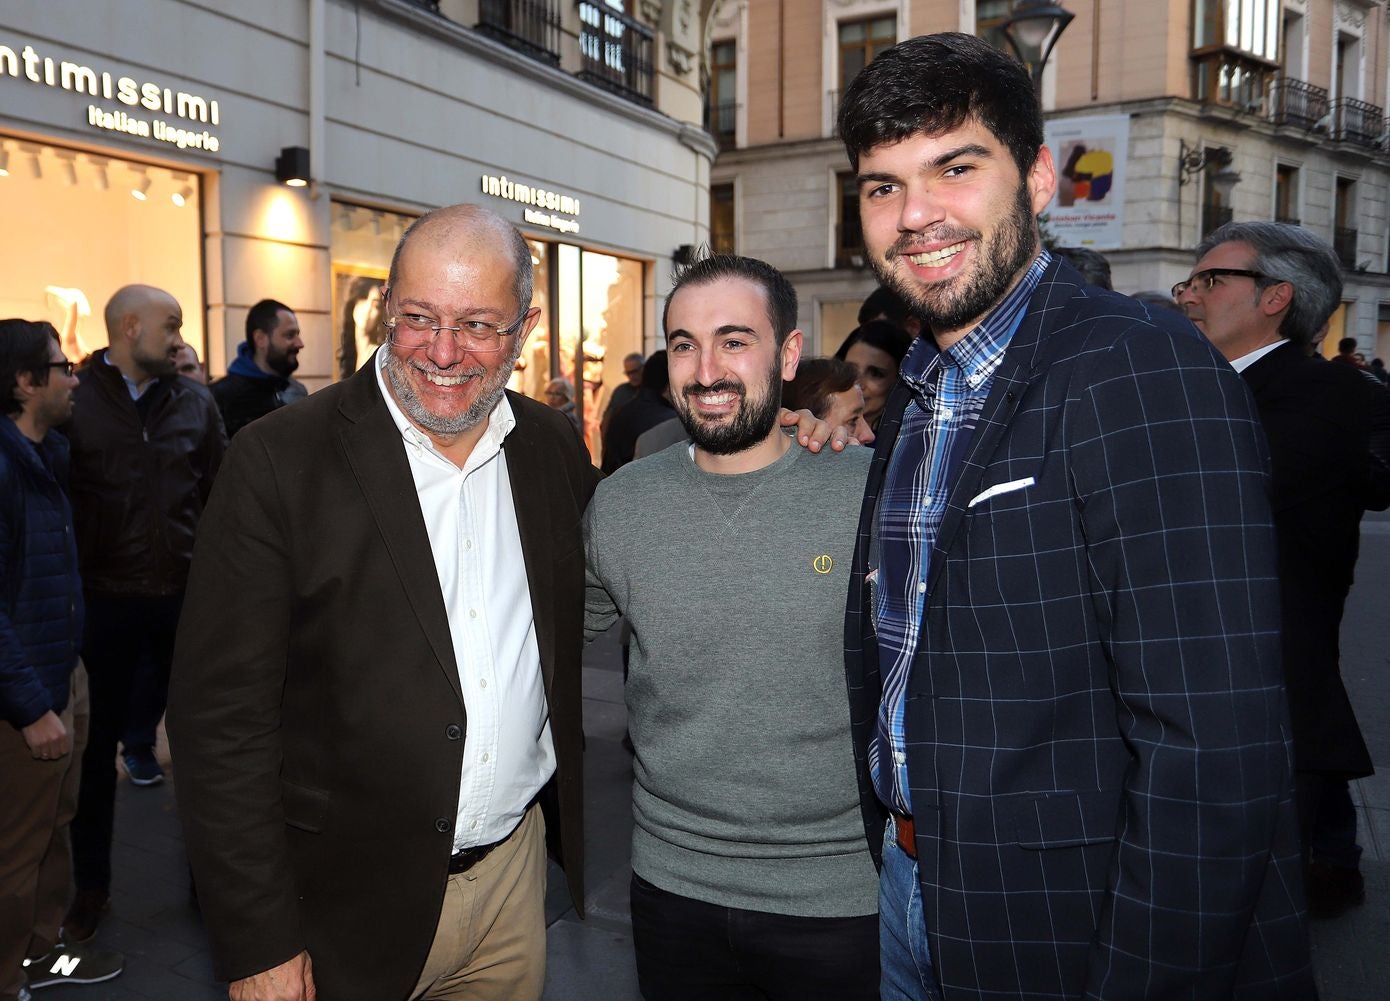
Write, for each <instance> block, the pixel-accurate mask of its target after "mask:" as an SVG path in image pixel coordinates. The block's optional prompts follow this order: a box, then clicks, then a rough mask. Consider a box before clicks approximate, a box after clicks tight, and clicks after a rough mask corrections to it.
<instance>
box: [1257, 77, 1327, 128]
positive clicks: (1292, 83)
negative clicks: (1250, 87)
mask: <svg viewBox="0 0 1390 1001" xmlns="http://www.w3.org/2000/svg"><path fill="white" fill-rule="evenodd" d="M1327 111H1328V93H1327V91H1326V89H1324V88H1322V87H1314V86H1313V85H1312V84H1311V83H1305V82H1304V81H1302V80H1294V79H1292V78H1290V77H1286V76H1281V77H1278V78H1276V79H1275V81H1274V83H1273V85H1272V86H1271V87H1270V90H1269V117H1270V120H1271V121H1273V122H1274V124H1275V125H1292V126H1294V127H1295V128H1300V129H1311V128H1312V127H1313V126H1314V125H1316V124H1317V123H1318V122H1319V121H1321V120H1322V119H1323V118H1326V117H1327Z"/></svg>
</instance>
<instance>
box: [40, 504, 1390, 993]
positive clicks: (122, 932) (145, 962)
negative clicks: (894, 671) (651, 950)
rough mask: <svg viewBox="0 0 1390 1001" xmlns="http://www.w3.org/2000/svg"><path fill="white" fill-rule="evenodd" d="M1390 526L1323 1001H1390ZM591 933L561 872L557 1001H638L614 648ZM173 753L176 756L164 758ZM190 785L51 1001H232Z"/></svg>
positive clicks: (127, 863) (1363, 641) (163, 817)
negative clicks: (1349, 893) (217, 953)
mask: <svg viewBox="0 0 1390 1001" xmlns="http://www.w3.org/2000/svg"><path fill="white" fill-rule="evenodd" d="M1387 595H1390V516H1387V515H1368V516H1367V521H1366V522H1365V524H1364V525H1363V532H1362V555H1361V562H1360V564H1359V566H1358V570H1357V584H1356V587H1355V589H1354V590H1353V592H1352V596H1351V600H1350V602H1349V603H1348V606H1347V614H1346V620H1345V622H1344V626H1343V641H1342V642H1343V651H1342V656H1343V669H1344V674H1345V675H1346V678H1347V686H1348V689H1349V691H1350V692H1351V696H1352V702H1353V704H1354V705H1355V706H1356V709H1357V715H1358V717H1359V718H1360V721H1361V725H1362V729H1363V730H1364V731H1365V732H1366V736H1367V742H1368V743H1369V744H1370V746H1371V754H1372V757H1373V759H1374V760H1375V761H1376V762H1378V763H1380V764H1381V765H1382V767H1383V773H1382V774H1381V775H1377V776H1373V777H1372V778H1369V779H1363V780H1361V781H1359V782H1357V783H1355V784H1354V787H1353V795H1354V798H1355V800H1356V803H1357V808H1358V812H1359V819H1360V825H1361V834H1360V841H1361V844H1362V846H1363V848H1364V849H1365V856H1364V858H1363V860H1362V869H1363V872H1364V873H1365V877H1366V898H1367V899H1366V903H1365V905H1363V906H1362V907H1359V908H1356V909H1355V910H1353V911H1351V912H1349V913H1347V914H1345V915H1343V916H1342V917H1340V918H1338V919H1336V920H1333V921H1320V922H1314V923H1313V925H1312V940H1313V957H1314V965H1315V969H1316V971H1317V975H1318V984H1319V989H1320V992H1321V996H1322V1001H1382V999H1383V998H1385V997H1387V996H1390V986H1387V985H1390V684H1387V679H1390V629H1387V626H1390V618H1388V617H1387V616H1386V609H1387ZM584 692H585V698H584V720H585V733H586V735H587V738H588V746H587V750H586V753H585V783H586V785H585V811H586V854H587V858H586V861H585V882H586V886H587V897H588V899H587V901H586V906H587V910H588V920H586V921H581V920H580V919H579V918H578V916H577V915H576V914H575V912H574V909H573V908H572V907H571V906H570V903H569V900H568V894H567V892H566V891H565V888H564V883H563V879H562V878H561V876H560V873H559V870H558V869H556V868H555V867H554V866H553V865H552V867H551V873H550V889H549V894H548V896H547V901H546V915H547V919H548V921H549V938H548V943H547V948H548V956H549V961H548V973H547V980H546V989H545V999H546V1001H636V999H637V998H639V997H640V995H639V993H638V990H637V975H636V970H635V969H634V966H633V960H632V932H631V921H630V918H629V915H628V905H627V886H628V879H629V875H630V870H629V868H628V846H629V837H630V834H631V830H632V819H631V813H630V810H629V783H630V782H631V764H630V759H629V758H628V755H627V753H626V752H625V751H624V750H623V748H622V746H621V743H620V742H621V739H622V735H623V732H624V729H625V726H626V713H625V711H624V709H623V703H622V668H621V663H620V660H619V656H618V648H617V643H616V641H615V640H614V638H613V636H612V635H609V636H604V637H600V639H599V640H598V641H596V642H595V643H594V645H593V646H591V647H590V648H589V650H588V651H587V653H586V657H585V668H584ZM161 750H162V749H161ZM176 789H177V774H176V772H174V773H173V774H172V778H171V781H169V782H166V783H165V784H163V785H161V786H156V787H153V788H150V789H138V788H135V787H133V786H131V785H130V784H129V783H125V782H122V783H121V788H120V791H119V794H118V805H117V825H118V826H117V830H116V852H115V879H114V885H113V892H112V898H113V903H112V908H111V911H110V912H109V914H108V915H107V917H106V919H105V920H104V921H103V923H102V926H101V929H100V931H99V932H98V934H97V938H96V939H95V941H94V943H93V944H95V945H97V946H100V947H103V948H111V949H117V950H120V951H121V952H123V953H124V954H125V956H126V970H125V972H124V973H123V974H122V975H121V976H120V977H118V978H117V979H115V980H112V981H110V982H108V983H105V984H94V985H91V986H87V987H52V988H45V989H43V990H41V991H38V992H36V994H35V997H36V998H37V999H38V1001H220V999H225V998H226V996H227V994H226V988H225V986H223V985H221V984H218V983H216V982H215V981H214V980H213V978H212V965H211V961H210V959H209V955H208V947H207V938H206V935H205V934H204V932H203V927H202V922H201V920H200V919H199V917H198V912H197V908H196V907H195V906H194V904H193V902H192V899H191V896H190V892H189V875H188V868H187V863H186V862H185V860H184V851H183V838H182V833H181V831H180V829H179V824H178V818H177V816H176V815H175V795H176Z"/></svg>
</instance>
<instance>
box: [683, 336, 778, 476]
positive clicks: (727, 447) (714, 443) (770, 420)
mask: <svg viewBox="0 0 1390 1001" xmlns="http://www.w3.org/2000/svg"><path fill="white" fill-rule="evenodd" d="M779 354H780V352H779ZM777 371H779V370H774V372H773V374H774V375H776V374H777ZM773 383H775V386H774V385H773ZM766 389H767V391H766V392H765V393H764V394H763V398H762V399H761V400H760V401H758V402H756V403H752V404H750V403H749V402H748V393H747V390H746V387H744V386H743V384H742V383H738V382H734V381H733V380H732V379H721V380H719V381H718V382H716V383H715V384H714V385H712V386H704V385H701V384H700V383H698V382H696V383H691V384H690V385H688V386H686V387H685V388H684V389H683V390H682V391H681V395H682V396H683V397H689V396H691V395H693V394H695V393H724V392H729V393H738V394H739V399H740V403H739V408H738V411H737V412H736V413H735V414H734V419H733V420H731V421H728V422H727V423H722V424H719V425H714V426H711V425H709V424H704V423H701V422H699V421H698V420H697V419H696V418H695V416H694V413H693V412H692V410H691V408H690V402H689V400H688V399H682V400H681V401H680V403H679V404H677V406H676V414H677V415H678V416H679V417H680V419H681V424H682V425H683V426H684V427H685V433H686V434H688V435H689V436H690V440H691V441H692V442H694V443H695V447H696V448H698V449H700V450H701V451H702V452H708V453H709V454H710V455H734V454H736V453H738V452H744V451H747V450H748V449H750V448H752V447H753V446H754V445H756V444H758V443H759V442H761V441H763V440H764V439H765V438H767V436H768V434H770V433H771V431H772V428H773V425H774V424H776V423H777V411H778V410H780V409H781V408H782V387H781V380H780V379H772V380H769V385H768V386H767V387H766Z"/></svg>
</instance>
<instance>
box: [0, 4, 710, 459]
mask: <svg viewBox="0 0 1390 1001" xmlns="http://www.w3.org/2000/svg"><path fill="white" fill-rule="evenodd" d="M687 7H688V4H683V3H680V2H678V0H627V2H624V0H437V2H436V0H356V2H349V0H290V2H283V0H247V2H245V3H238V4H220V3H214V2H211V0H125V2H122V3H120V4H100V5H94V4H90V3H87V2H85V0H8V2H7V3H5V4H4V5H3V6H0V213H3V218H4V219H5V221H6V233H7V236H8V239H6V240H5V241H4V243H3V246H0V273H3V274H4V275H5V280H4V281H3V282H0V315H5V316H25V317H29V318H34V319H39V318H44V319H50V320H52V321H53V322H54V323H55V324H56V325H57V326H58V327H59V328H60V330H62V331H63V332H64V344H65V349H66V350H68V351H69V352H70V353H72V354H74V355H81V354H85V353H87V352H89V351H91V350H93V349H95V348H98V347H101V346H104V344H105V332H104V327H103V324H102V318H101V311H102V307H103V306H104V304H105V302H106V300H107V298H108V297H109V296H110V294H111V293H112V292H113V291H114V290H115V289H116V288H118V287H120V286H121V285H124V284H126V283H129V282H143V283H148V284H152V285H158V286H161V287H163V288H166V289H168V290H169V291H170V292H172V293H173V294H174V295H175V296H176V297H177V298H178V299H179V301H180V302H181V303H182V305H183V309H184V321H185V327H184V335H185V339H186V340H188V341H189V342H190V343H192V344H193V345H194V346H195V347H197V348H198V350H199V353H200V354H201V355H202V356H203V357H204V359H205V360H206V362H207V364H208V368H209V370H210V372H211V373H212V374H213V376H214V377H215V376H217V375H219V374H220V373H222V372H224V371H225V370H226V366H227V364H228V362H229V361H230V360H231V359H232V358H233V357H234V355H235V351H236V347H237V345H238V343H239V342H241V341H242V339H243V337H244V323H245V316H246V312H247V310H248V309H249V307H250V306H251V305H252V304H253V303H255V302H256V301H258V300H259V299H262V298H265V297H271V298H275V299H279V300H281V301H283V302H285V303H287V304H289V305H290V306H291V307H292V308H293V309H295V311H296V312H297V314H298V315H299V318H300V321H301V325H302V327H303V330H304V340H305V349H304V351H303V352H302V353H301V355H300V370H299V372H298V373H297V376H298V377H299V378H301V379H303V381H304V382H305V383H306V384H308V385H309V386H310V388H311V389H316V388H319V387H322V386H324V385H327V384H329V383H331V382H332V381H334V380H336V379H340V378H343V377H344V376H346V375H349V374H351V373H352V372H353V371H355V369H356V368H357V367H359V366H360V365H361V364H363V363H364V362H365V361H366V360H367V359H368V358H369V357H370V355H371V352H372V351H373V350H374V349H375V347H376V345H378V344H379V343H381V340H382V336H383V329H382V325H381V322H380V319H381V308H380V289H381V286H382V284H383V282H384V279H385V276H386V268H387V266H388V264H389V261H390V254H391V251H392V249H393V247H394V245H395V243H396V241H397V240H398V239H399V237H400V235H401V232H402V231H403V229H404V228H405V227H406V226H408V225H409V223H410V222H411V220H413V219H414V218H416V217H418V216H419V215H420V214H421V213H422V212H424V211H427V210H429V209H431V208H434V207H436V206H439V205H446V204H452V203H456V202H474V203H478V204H482V205H486V206H488V207H489V208H492V209H495V210H496V211H498V212H499V213H501V214H502V215H503V216H504V217H506V218H508V219H510V220H511V221H513V222H514V223H515V224H516V225H517V226H518V228H520V229H521V230H522V232H523V233H524V234H525V235H526V237H527V239H528V241H529V242H530V244H531V248H532V257H533V260H534V262H535V264H536V298H535V300H534V304H535V305H537V306H540V307H541V309H542V313H541V322H540V324H539V326H538V327H537V329H536V331H535V332H533V334H532V336H531V338H530V339H529V340H528V342H527V345H526V348H525V352H524V354H523V355H522V358H521V361H520V362H519V370H518V372H517V373H516V375H515V377H514V379H513V385H514V387H515V388H518V389H520V390H522V391H524V392H527V393H528V394H530V395H533V396H539V395H540V393H541V389H542V388H543V387H544V384H545V383H546V382H547V381H548V380H549V379H550V378H551V377H553V376H565V377H569V378H571V379H572V381H573V382H574V383H575V384H576V386H578V385H579V384H580V383H581V382H582V383H583V384H584V386H585V392H583V393H581V394H577V395H579V396H581V397H582V399H581V400H580V401H579V402H580V405H581V406H583V407H585V409H586V415H585V416H586V419H587V420H588V422H591V423H594V424H596V422H597V416H598V413H600V412H601V409H600V408H601V407H602V405H603V403H604V402H605V400H606V395H607V394H608V393H609V392H610V391H611V389H612V387H613V386H615V385H616V384H617V383H619V382H621V381H622V380H623V375H622V364H621V362H622V357H623V355H624V354H626V353H627V352H629V351H633V350H644V349H648V348H650V347H651V346H653V345H654V344H655V343H656V342H657V341H658V339H659V332H658V330H657V315H658V311H657V308H656V307H657V301H658V296H659V294H660V292H661V291H662V290H664V289H665V288H666V287H668V286H669V282H670V272H671V268H672V258H673V256H674V255H675V254H676V252H677V250H678V248H681V247H684V246H686V245H698V244H701V243H704V242H706V241H707V240H708V228H707V218H708V206H707V192H708V183H709V169H710V165H711V162H712V160H713V158H714V155H715V152H716V147H715V144H714V141H713V139H712V138H711V137H710V136H709V134H708V133H707V132H706V131H705V130H704V129H703V128H702V127H701V122H700V116H701V96H700V87H699V66H700V53H701V51H702V50H703V42H702V41H701V39H700V37H699V33H700V31H701V28H702V26H701V24H700V23H699V22H698V19H696V18H694V17H691V16H685V17H682V16H681V15H682V14H683V13H684V14H686V15H689V14H690V12H689V11H688V10H687V9H686V8H687ZM306 159H307V164H306V162H305V161H306ZM306 166H307V175H308V176H307V177H295V176H293V175H295V174H302V173H306V171H305V170H304V168H305V167H306ZM277 170H278V176H277ZM286 181H288V182H289V183H284V182H286ZM296 181H304V182H306V183H303V184H302V185H301V186H294V185H295V183H296ZM594 444H595V446H597V442H596V441H595V442H594ZM595 451H597V448H595Z"/></svg>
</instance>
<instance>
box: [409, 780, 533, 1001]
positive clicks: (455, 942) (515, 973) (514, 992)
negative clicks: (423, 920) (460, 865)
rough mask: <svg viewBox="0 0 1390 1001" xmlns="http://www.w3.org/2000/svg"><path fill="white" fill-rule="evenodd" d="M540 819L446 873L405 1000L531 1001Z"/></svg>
mask: <svg viewBox="0 0 1390 1001" xmlns="http://www.w3.org/2000/svg"><path fill="white" fill-rule="evenodd" d="M545 866H546V862H545V818H544V817H543V816H542V815H541V810H540V807H539V806H532V807H531V808H530V809H529V810H527V811H526V814H525V815H524V816H523V817H522V818H521V823H520V824H518V825H517V828H516V830H515V831H513V832H512V835H511V837H509V838H507V840H506V841H504V842H503V843H502V844H501V845H499V846H498V847H497V848H495V849H493V851H492V853H491V854H489V855H488V857H487V858H485V859H483V860H482V861H481V862H479V863H478V864H477V865H475V866H474V867H473V868H472V869H470V870H468V871H467V872H465V873H461V874H459V875H456V876H450V877H449V885H448V887H447V888H446V889H445V892H444V906H443V907H442V908H441V909H440V912H439V926H438V928H436V929H435V933H434V944H433V945H431V946H430V954H429V958H428V959H426V960H425V969H424V971H423V973H422V974H421V975H420V981H419V983H417V984H416V985H415V990H414V991H413V992H411V995H410V996H411V998H412V999H414V998H422V999H430V1001H435V999H459V1001H462V999H468V1001H539V999H540V996H541V988H542V987H544V986H545Z"/></svg>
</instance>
